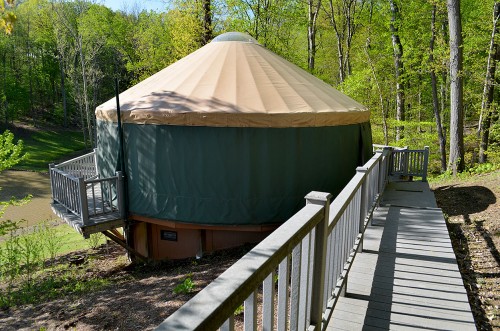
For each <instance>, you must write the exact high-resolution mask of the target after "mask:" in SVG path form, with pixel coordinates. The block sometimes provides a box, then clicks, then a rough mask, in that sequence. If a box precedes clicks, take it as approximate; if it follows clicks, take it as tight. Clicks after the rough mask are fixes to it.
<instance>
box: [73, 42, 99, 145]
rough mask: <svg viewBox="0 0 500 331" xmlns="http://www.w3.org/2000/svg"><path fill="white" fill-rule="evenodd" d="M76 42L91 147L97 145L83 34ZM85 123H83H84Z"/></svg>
mask: <svg viewBox="0 0 500 331" xmlns="http://www.w3.org/2000/svg"><path fill="white" fill-rule="evenodd" d="M76 44H77V47H78V54H79V55H80V56H79V57H80V65H81V70H82V87H83V91H82V93H83V104H84V106H85V116H86V119H87V130H88V137H89V142H90V147H95V144H94V134H93V125H92V118H91V116H92V114H91V113H90V107H89V96H88V88H87V83H88V82H87V79H88V77H87V70H86V65H85V56H84V54H83V42H82V36H81V35H78V39H77V40H76ZM82 124H83V123H82Z"/></svg>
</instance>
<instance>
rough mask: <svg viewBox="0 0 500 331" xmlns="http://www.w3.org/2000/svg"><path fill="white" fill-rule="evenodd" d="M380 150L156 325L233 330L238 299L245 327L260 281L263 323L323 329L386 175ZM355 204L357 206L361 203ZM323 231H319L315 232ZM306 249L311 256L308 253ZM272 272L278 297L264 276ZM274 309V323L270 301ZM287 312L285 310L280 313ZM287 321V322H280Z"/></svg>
mask: <svg viewBox="0 0 500 331" xmlns="http://www.w3.org/2000/svg"><path fill="white" fill-rule="evenodd" d="M388 153H389V152H388V150H384V151H381V152H379V153H376V154H375V155H374V156H373V157H372V158H371V159H370V160H369V161H368V162H367V163H366V164H365V165H364V166H363V167H360V168H358V169H357V173H356V175H355V176H354V177H353V178H352V179H351V181H350V182H349V183H348V184H347V185H346V187H345V188H344V189H343V190H342V192H341V193H340V194H339V195H338V196H337V197H336V198H335V200H334V201H333V202H332V203H331V204H329V194H328V193H320V192H311V193H310V194H308V195H307V196H306V201H307V203H306V205H305V207H304V208H302V209H301V210H300V211H299V212H297V214H295V215H294V216H292V218H290V219H289V220H288V221H286V222H285V223H284V224H283V225H282V226H281V227H279V228H278V229H277V230H275V231H274V232H273V233H272V234H271V235H269V236H268V237H267V238H266V239H264V240H263V241H262V242H261V243H260V244H259V245H257V246H256V247H255V248H254V249H252V250H251V251H250V252H249V253H248V254H247V255H245V256H244V257H243V258H242V259H240V260H239V261H237V262H236V263H235V264H234V265H233V266H232V267H230V268H229V269H228V270H226V271H225V272H224V273H223V274H222V275H220V276H219V277H218V278H217V279H216V280H215V281H214V282H212V283H211V284H209V285H208V286H207V287H206V288H205V289H204V290H202V291H201V292H199V293H198V294H197V295H196V296H195V297H194V298H192V299H191V300H190V301H188V302H187V303H186V304H185V305H184V306H182V307H181V308H180V309H179V310H177V311H176V312H175V313H173V314H172V315H171V316H170V317H169V318H167V319H166V320H165V321H164V322H163V323H161V324H160V325H159V326H158V328H157V330H215V329H217V328H219V327H221V329H223V330H232V329H233V328H234V317H233V313H234V311H235V310H236V308H238V307H239V306H240V305H241V304H242V303H244V314H245V316H244V324H245V329H250V330H253V329H254V327H255V321H256V320H257V315H256V314H257V311H258V309H257V303H256V302H257V301H256V300H257V291H258V288H259V286H260V284H263V289H264V292H263V299H262V304H263V309H261V311H262V314H263V316H262V321H263V323H264V325H263V327H264V328H269V329H273V328H274V327H275V326H278V329H283V328H284V326H286V325H289V326H290V329H292V330H298V329H299V330H315V331H319V330H324V328H325V327H326V325H327V322H328V319H329V318H330V316H331V312H332V311H333V307H334V306H335V303H336V300H337V299H338V296H339V295H341V293H342V288H345V287H346V283H347V273H348V271H349V268H350V264H351V262H352V260H353V258H354V255H355V254H356V252H357V250H358V247H360V245H361V243H362V237H363V233H364V230H365V228H366V225H367V224H368V222H369V220H370V219H371V215H372V213H373V209H374V208H375V206H376V204H377V203H378V199H379V197H380V194H381V191H379V190H380V189H381V188H383V185H381V183H385V182H386V180H387V174H388V172H387V169H388V168H389V164H388V162H389V159H390V158H389V157H388V156H389V154H388ZM362 206H363V207H362ZM323 229H324V230H323ZM312 252H314V254H311V253H312ZM276 270H278V272H277V277H278V302H277V304H276V303H274V290H273V288H274V285H273V283H272V280H273V279H275V275H276ZM275 305H276V306H277V308H276V309H277V313H276V316H277V321H275V319H274V315H273V314H274V306H275ZM288 312H290V313H288ZM288 318H290V320H289V321H288V320H287V319H288Z"/></svg>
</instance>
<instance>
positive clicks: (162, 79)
mask: <svg viewBox="0 0 500 331" xmlns="http://www.w3.org/2000/svg"><path fill="white" fill-rule="evenodd" d="M120 108H121V114H122V119H123V121H124V122H126V123H138V124H166V125H186V126H222V127H310V126H334V125H347V124H355V123H362V122H367V121H369V118H370V112H369V111H368V110H367V109H366V107H365V106H363V105H361V104H360V103H358V102H356V101H354V100H353V99H351V98H350V97H348V96H346V95H344V94H342V93H340V92H339V91H337V90H335V89H334V88H332V87H331V86H330V85H328V84H326V83H324V82H323V81H321V80H320V79H318V78H316V77H314V76H313V75H311V74H309V73H308V72H306V71H305V70H303V69H301V68H299V67H297V66H296V65H294V64H292V63H290V62H288V61H286V60H285V59H283V58H281V57H279V56H278V55H276V54H274V53H273V52H271V51H269V50H267V49H266V48H264V47H262V46H261V45H259V44H258V43H257V42H256V41H255V40H254V39H253V38H251V37H249V36H247V35H243V34H238V33H229V34H224V35H221V36H219V37H217V38H216V39H214V41H212V42H211V43H209V44H207V45H205V46H204V47H202V48H200V49H198V50H197V51H195V52H193V53H191V54H190V55H188V56H186V57H185V58H183V59H181V60H179V61H177V62H176V63H174V64H172V65H170V66H168V67H167V68H165V69H163V70H161V71H160V72H158V73H156V74H155V75H153V76H151V77H149V78H147V79H145V80H144V81H142V82H140V83H138V84H137V85H135V86H133V87H131V88H130V89H128V90H126V91H124V92H123V93H121V94H120ZM96 116H97V118H98V119H103V120H108V121H116V101H115V99H114V98H113V99H111V100H109V101H107V102H106V103H104V104H102V105H100V106H99V107H97V109H96Z"/></svg>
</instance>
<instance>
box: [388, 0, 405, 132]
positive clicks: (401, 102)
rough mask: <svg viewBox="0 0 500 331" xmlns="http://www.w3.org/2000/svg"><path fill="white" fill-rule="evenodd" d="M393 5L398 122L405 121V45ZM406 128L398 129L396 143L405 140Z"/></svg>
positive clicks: (392, 28) (397, 14) (392, 2)
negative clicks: (400, 34)
mask: <svg viewBox="0 0 500 331" xmlns="http://www.w3.org/2000/svg"><path fill="white" fill-rule="evenodd" d="M390 5H391V15H392V16H391V25H390V28H391V35H392V48H393V51H394V68H395V71H396V120H397V121H398V122H400V121H404V120H405V91H404V83H403V71H404V68H403V45H402V44H401V39H400V38H399V27H398V24H399V8H398V6H397V4H396V3H395V2H394V0H390ZM403 131H404V126H403V125H399V123H398V126H397V127H396V141H399V140H400V139H401V138H403Z"/></svg>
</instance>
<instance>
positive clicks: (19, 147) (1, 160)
mask: <svg viewBox="0 0 500 331" xmlns="http://www.w3.org/2000/svg"><path fill="white" fill-rule="evenodd" d="M23 144H24V143H23V141H22V140H19V141H18V142H17V143H15V142H14V134H13V133H12V132H10V131H9V130H5V132H4V133H2V134H0V172H1V171H3V170H5V169H9V168H11V167H13V166H15V165H16V164H18V163H19V162H21V161H22V160H24V159H26V157H27V155H26V154H23Z"/></svg>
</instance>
